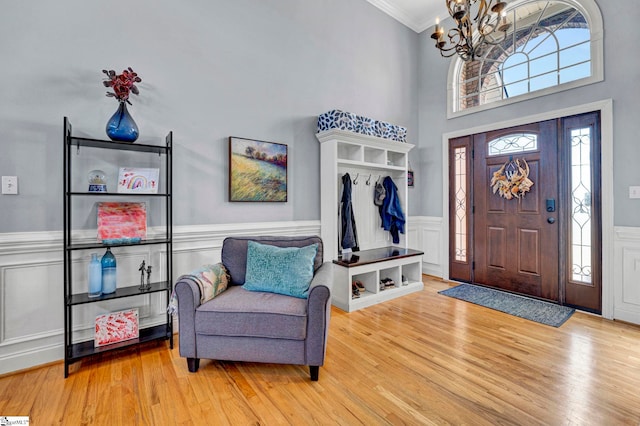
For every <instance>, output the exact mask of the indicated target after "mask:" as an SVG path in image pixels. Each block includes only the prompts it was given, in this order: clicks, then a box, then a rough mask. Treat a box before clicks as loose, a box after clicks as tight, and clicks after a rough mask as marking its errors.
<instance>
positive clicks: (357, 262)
mask: <svg viewBox="0 0 640 426" xmlns="http://www.w3.org/2000/svg"><path fill="white" fill-rule="evenodd" d="M423 254H424V252H422V251H419V250H414V249H409V248H402V247H395V246H389V247H382V248H376V249H371V250H361V251H355V252H352V253H343V255H342V257H341V258H339V259H335V260H334V261H333V263H334V285H333V292H332V304H333V305H334V306H337V307H338V308H340V309H342V310H343V311H347V312H353V311H356V310H358V309H362V308H366V307H367V306H371V305H375V304H378V303H381V302H384V301H387V300H391V299H395V298H397V297H400V296H405V295H407V294H411V293H415V292H416V291H420V290H422V289H423V288H424V284H423V283H422V255H423ZM403 277H404V281H403ZM386 278H390V279H392V280H393V281H394V282H395V285H394V286H391V287H389V286H386V287H385V286H382V288H381V285H380V282H381V281H382V280H384V279H386ZM355 280H358V281H360V282H361V283H362V284H363V285H364V288H365V291H361V292H360V296H359V297H357V298H354V297H353V293H352V283H353V282H354V281H355Z"/></svg>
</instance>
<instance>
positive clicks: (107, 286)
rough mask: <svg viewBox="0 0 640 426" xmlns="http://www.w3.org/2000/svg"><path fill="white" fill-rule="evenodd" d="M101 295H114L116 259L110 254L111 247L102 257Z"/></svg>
mask: <svg viewBox="0 0 640 426" xmlns="http://www.w3.org/2000/svg"><path fill="white" fill-rule="evenodd" d="M101 264H102V294H111V293H115V291H116V287H117V283H116V257H115V256H114V255H113V253H111V247H107V252H106V253H105V254H104V256H102V260H101Z"/></svg>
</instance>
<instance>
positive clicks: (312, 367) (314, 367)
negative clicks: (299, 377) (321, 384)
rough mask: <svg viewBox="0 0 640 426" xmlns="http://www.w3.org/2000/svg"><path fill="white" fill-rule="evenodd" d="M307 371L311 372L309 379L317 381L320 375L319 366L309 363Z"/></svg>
mask: <svg viewBox="0 0 640 426" xmlns="http://www.w3.org/2000/svg"><path fill="white" fill-rule="evenodd" d="M309 371H310V372H311V381H312V382H317V381H318V376H319V375H320V367H319V366H317V365H310V366H309Z"/></svg>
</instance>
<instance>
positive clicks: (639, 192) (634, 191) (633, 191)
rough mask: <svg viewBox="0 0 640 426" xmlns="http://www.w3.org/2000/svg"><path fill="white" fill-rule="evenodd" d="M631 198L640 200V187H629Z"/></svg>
mask: <svg viewBox="0 0 640 426" xmlns="http://www.w3.org/2000/svg"><path fill="white" fill-rule="evenodd" d="M629 198H640V186H630V187H629Z"/></svg>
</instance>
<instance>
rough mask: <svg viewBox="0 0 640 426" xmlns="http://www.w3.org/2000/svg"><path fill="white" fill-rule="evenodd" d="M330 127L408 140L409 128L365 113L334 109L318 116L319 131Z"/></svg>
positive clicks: (397, 139) (402, 140)
mask: <svg viewBox="0 0 640 426" xmlns="http://www.w3.org/2000/svg"><path fill="white" fill-rule="evenodd" d="M329 129H340V130H349V131H351V132H356V133H361V134H363V135H369V136H377V137H379V138H385V139H390V140H394V141H398V142H406V141H407V128H406V127H400V126H396V125H394V124H391V123H387V122H386V121H380V120H374V119H373V118H369V117H365V116H363V115H356V114H354V113H351V112H345V111H341V110H339V109H334V110H331V111H328V112H325V113H324V114H320V116H318V132H323V131H325V130H329Z"/></svg>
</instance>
